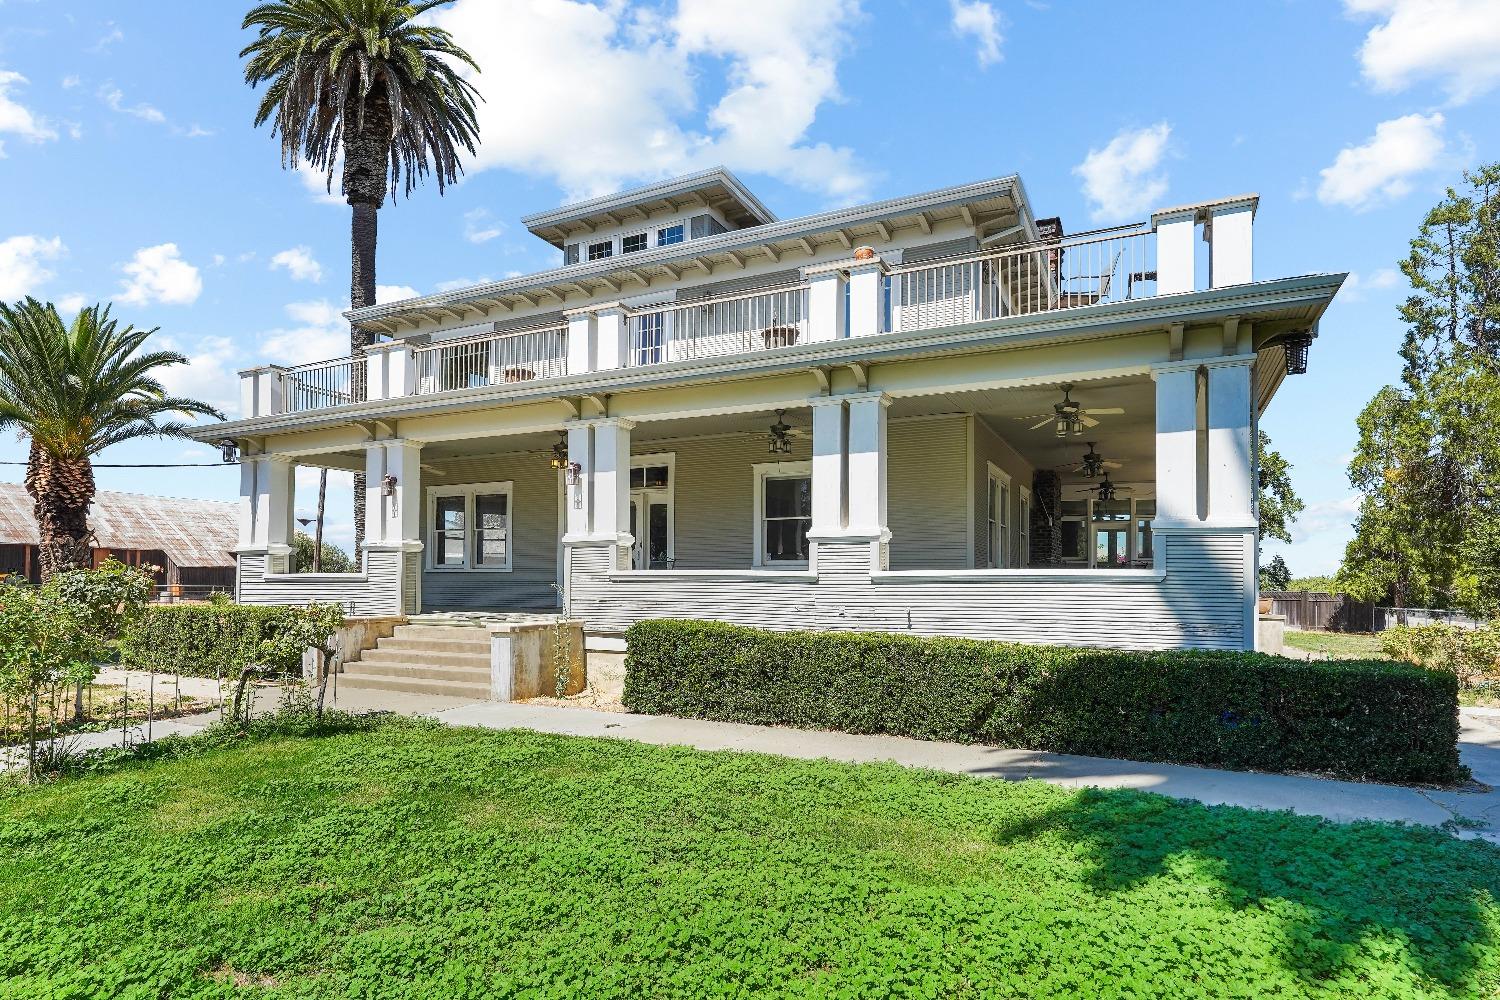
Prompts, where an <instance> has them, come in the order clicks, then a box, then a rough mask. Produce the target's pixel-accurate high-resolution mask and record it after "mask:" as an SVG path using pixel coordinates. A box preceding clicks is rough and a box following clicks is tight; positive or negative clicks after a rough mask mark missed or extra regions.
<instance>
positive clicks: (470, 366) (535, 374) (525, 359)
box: [412, 326, 568, 395]
mask: <svg viewBox="0 0 1500 1000" xmlns="http://www.w3.org/2000/svg"><path fill="white" fill-rule="evenodd" d="M412 364H413V366H414V368H415V372H416V377H415V386H416V391H417V393H418V394H419V395H420V394H426V393H431V392H447V391H449V390H452V389H477V388H481V387H483V386H488V385H504V384H510V383H515V382H530V381H533V380H534V379H545V378H558V377H559V376H562V375H566V374H568V328H567V327H566V326H549V327H541V328H538V329H534V330H514V331H506V332H504V333H487V334H483V335H481V336H477V337H463V338H461V339H457V340H440V341H437V342H435V343H433V344H431V345H428V346H425V347H419V348H417V349H415V350H414V351H412Z"/></svg>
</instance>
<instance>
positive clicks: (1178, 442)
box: [1151, 361, 1199, 524]
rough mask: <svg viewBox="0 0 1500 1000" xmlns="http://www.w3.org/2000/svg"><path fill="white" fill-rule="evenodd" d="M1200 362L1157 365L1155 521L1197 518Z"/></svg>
mask: <svg viewBox="0 0 1500 1000" xmlns="http://www.w3.org/2000/svg"><path fill="white" fill-rule="evenodd" d="M1198 367H1199V362H1197V361H1191V362H1184V363H1179V364H1169V365H1158V366H1156V367H1155V368H1153V369H1152V372H1151V377H1152V378H1153V379H1155V380H1156V520H1157V521H1158V522H1165V523H1168V524H1187V523H1189V522H1196V521H1197V520H1198Z"/></svg>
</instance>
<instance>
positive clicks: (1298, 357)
mask: <svg viewBox="0 0 1500 1000" xmlns="http://www.w3.org/2000/svg"><path fill="white" fill-rule="evenodd" d="M1312 342H1313V335H1312V331H1311V330H1304V331H1302V332H1301V333H1294V334H1292V335H1291V336H1289V337H1287V338H1286V339H1285V340H1283V341H1282V342H1281V346H1282V349H1283V350H1285V351H1286V373H1287V374H1288V375H1306V374H1307V351H1308V348H1310V347H1312Z"/></svg>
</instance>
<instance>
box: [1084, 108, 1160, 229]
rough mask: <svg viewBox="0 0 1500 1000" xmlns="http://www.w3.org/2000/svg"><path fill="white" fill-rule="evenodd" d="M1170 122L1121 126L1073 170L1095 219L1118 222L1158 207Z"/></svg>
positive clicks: (1091, 150)
mask: <svg viewBox="0 0 1500 1000" xmlns="http://www.w3.org/2000/svg"><path fill="white" fill-rule="evenodd" d="M1171 137H1172V126H1171V125H1169V124H1167V123H1166V122H1157V123H1156V124H1155V125H1148V126H1146V127H1145V128H1138V129H1124V130H1123V131H1121V132H1119V133H1117V134H1116V135H1115V137H1114V138H1113V139H1111V140H1109V142H1108V143H1107V144H1106V145H1105V146H1104V147H1103V148H1100V149H1093V148H1090V149H1089V151H1088V155H1087V156H1085V157H1084V158H1083V162H1082V163H1080V164H1078V166H1076V167H1074V168H1073V173H1074V174H1075V175H1076V176H1077V177H1078V178H1079V179H1080V180H1082V182H1083V195H1084V197H1085V198H1087V199H1088V200H1089V202H1090V203H1091V206H1090V209H1091V213H1092V215H1093V218H1094V221H1096V222H1117V221H1120V220H1122V219H1128V218H1130V217H1131V216H1138V215H1142V214H1144V213H1146V212H1149V211H1151V210H1152V209H1153V208H1158V207H1160V204H1161V200H1162V198H1163V197H1164V196H1165V195H1166V193H1167V183H1168V178H1167V174H1166V171H1164V170H1161V169H1160V167H1161V164H1162V160H1163V159H1164V158H1165V157H1166V155H1167V151H1168V141H1169V140H1170V139H1171Z"/></svg>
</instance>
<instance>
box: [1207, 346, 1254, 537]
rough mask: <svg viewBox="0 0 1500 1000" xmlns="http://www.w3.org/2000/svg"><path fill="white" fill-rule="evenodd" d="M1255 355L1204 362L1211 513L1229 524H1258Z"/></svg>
mask: <svg viewBox="0 0 1500 1000" xmlns="http://www.w3.org/2000/svg"><path fill="white" fill-rule="evenodd" d="M1254 364H1255V357H1254V355H1242V356H1239V357H1233V358H1223V359H1219V360H1214V361H1209V362H1206V366H1207V368H1208V518H1209V520H1211V521H1214V522H1216V523H1219V524H1225V525H1253V524H1254V523H1255V485H1254V476H1253V472H1254V469H1255V452H1254V447H1255V445H1254V442H1253V441H1252V440H1251V428H1252V427H1253V426H1254V415H1253V413H1252V412H1251V408H1252V406H1253V403H1252V400H1251V384H1250V383H1251V378H1250V376H1251V372H1252V371H1253V366H1254Z"/></svg>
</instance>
